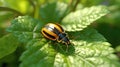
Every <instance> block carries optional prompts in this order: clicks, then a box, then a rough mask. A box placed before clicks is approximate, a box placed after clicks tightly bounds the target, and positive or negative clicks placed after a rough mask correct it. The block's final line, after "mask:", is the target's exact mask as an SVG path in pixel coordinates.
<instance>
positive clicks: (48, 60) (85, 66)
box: [20, 28, 120, 67]
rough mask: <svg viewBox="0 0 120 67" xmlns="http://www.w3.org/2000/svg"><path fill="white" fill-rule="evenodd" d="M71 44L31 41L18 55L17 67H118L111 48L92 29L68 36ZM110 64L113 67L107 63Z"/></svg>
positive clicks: (71, 33)
mask: <svg viewBox="0 0 120 67" xmlns="http://www.w3.org/2000/svg"><path fill="white" fill-rule="evenodd" d="M69 35H70V36H71V37H70V38H71V39H73V40H71V42H72V43H73V44H74V45H69V47H68V50H67V52H66V49H67V47H66V45H63V44H60V43H55V42H49V41H48V42H47V41H46V40H45V39H44V38H43V39H41V40H38V39H34V40H31V41H30V42H29V43H28V44H27V45H28V46H27V50H26V51H25V52H24V53H23V54H22V56H21V58H20V60H21V61H22V63H21V64H20V67H102V66H105V67H110V66H113V67H116V66H119V65H120V64H119V62H118V60H117V59H118V58H117V57H115V55H114V54H112V53H113V51H114V50H113V49H112V48H111V47H110V46H111V45H110V44H109V43H108V42H106V39H105V38H104V37H103V36H102V35H100V34H99V33H98V32H97V31H96V30H94V29H89V28H87V29H85V30H83V31H80V32H69ZM112 61H114V63H111V62H112Z"/></svg>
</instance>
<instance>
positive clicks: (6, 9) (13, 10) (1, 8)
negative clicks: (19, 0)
mask: <svg viewBox="0 0 120 67" xmlns="http://www.w3.org/2000/svg"><path fill="white" fill-rule="evenodd" d="M0 11H11V12H13V13H16V14H18V15H24V14H22V13H21V12H19V11H17V10H15V9H12V8H8V7H0Z"/></svg>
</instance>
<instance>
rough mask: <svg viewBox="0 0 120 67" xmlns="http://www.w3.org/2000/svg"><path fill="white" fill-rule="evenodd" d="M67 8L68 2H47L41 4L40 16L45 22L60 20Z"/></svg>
mask: <svg viewBox="0 0 120 67" xmlns="http://www.w3.org/2000/svg"><path fill="white" fill-rule="evenodd" d="M66 10H67V4H65V3H61V2H54V3H47V4H45V5H42V6H41V9H40V16H41V18H42V20H43V21H44V22H46V23H47V22H60V20H61V19H62V18H63V16H64V15H65V12H66Z"/></svg>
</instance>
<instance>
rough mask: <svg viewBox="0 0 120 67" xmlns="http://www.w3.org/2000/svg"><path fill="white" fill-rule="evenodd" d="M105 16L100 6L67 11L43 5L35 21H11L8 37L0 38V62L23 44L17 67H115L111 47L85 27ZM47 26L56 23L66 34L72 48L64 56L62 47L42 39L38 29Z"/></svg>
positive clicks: (62, 6)
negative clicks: (23, 49) (23, 47)
mask: <svg viewBox="0 0 120 67" xmlns="http://www.w3.org/2000/svg"><path fill="white" fill-rule="evenodd" d="M108 13H109V11H108V10H107V7H105V6H102V5H99V6H91V7H87V8H81V9H79V8H78V9H76V10H75V11H70V10H68V5H67V4H65V3H61V2H55V3H47V4H45V5H43V6H41V8H40V11H39V13H38V14H39V18H38V19H35V18H33V17H30V16H19V17H16V18H15V19H14V20H12V21H11V25H10V26H9V27H8V28H7V31H8V32H10V34H8V35H6V36H4V37H2V38H0V43H1V44H0V58H3V57H4V56H6V55H9V54H11V53H13V52H14V51H15V50H16V48H17V47H18V46H19V43H23V44H24V45H23V46H25V48H26V50H25V51H24V52H23V53H22V55H21V56H20V61H21V63H20V65H19V66H20V67H119V66H120V64H119V62H118V58H117V57H116V56H115V55H114V54H113V52H114V49H113V48H111V47H110V46H111V44H110V43H108V42H107V40H106V39H105V38H104V37H103V36H102V35H101V34H100V33H98V32H97V31H96V30H95V29H93V28H91V27H89V25H90V24H91V23H93V22H94V21H96V20H97V19H99V18H101V17H102V16H104V15H106V14H108ZM49 22H53V23H59V24H60V25H61V26H62V27H63V28H64V29H65V31H66V32H67V33H68V35H69V38H70V41H71V43H73V44H74V45H69V47H68V51H67V52H66V51H65V49H66V45H63V44H61V43H57V42H53V41H50V40H47V39H45V38H44V37H43V36H42V34H41V28H42V27H43V26H44V25H45V24H46V23H49Z"/></svg>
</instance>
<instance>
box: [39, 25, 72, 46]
mask: <svg viewBox="0 0 120 67" xmlns="http://www.w3.org/2000/svg"><path fill="white" fill-rule="evenodd" d="M41 32H42V35H43V36H44V37H45V38H47V39H50V40H53V41H57V42H61V43H63V44H66V45H69V44H70V40H69V38H68V35H67V34H66V33H65V31H64V29H63V28H62V27H61V26H60V25H59V24H54V23H48V24H46V25H45V26H44V27H43V28H42V30H41Z"/></svg>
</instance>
